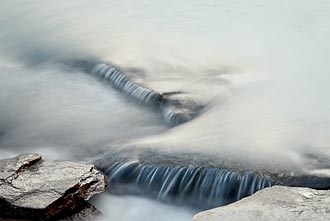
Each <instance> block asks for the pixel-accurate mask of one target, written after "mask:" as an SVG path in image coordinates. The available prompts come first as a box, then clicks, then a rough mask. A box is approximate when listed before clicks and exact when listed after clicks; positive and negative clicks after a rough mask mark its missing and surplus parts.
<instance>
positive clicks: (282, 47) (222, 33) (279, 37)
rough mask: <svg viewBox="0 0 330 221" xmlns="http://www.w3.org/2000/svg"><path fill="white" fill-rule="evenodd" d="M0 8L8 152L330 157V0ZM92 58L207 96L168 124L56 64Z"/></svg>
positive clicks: (153, 0)
mask: <svg viewBox="0 0 330 221" xmlns="http://www.w3.org/2000/svg"><path fill="white" fill-rule="evenodd" d="M0 4H1V7H0V60H1V66H0V89H1V90H0V106H1V108H0V132H2V136H0V147H1V148H0V157H1V158H5V157H8V156H12V155H16V154H18V153H21V152H26V151H28V152H33V151H35V152H41V153H43V154H44V155H45V156H46V158H53V159H63V158H66V159H67V158H69V159H71V158H75V159H77V158H78V159H82V156H85V157H86V156H93V155H94V154H99V153H100V152H102V151H104V150H105V149H109V148H111V147H112V146H120V145H121V144H125V143H128V142H129V143H133V144H141V145H142V146H145V145H149V146H153V147H155V148H165V149H166V150H169V151H172V150H173V151H176V150H189V151H191V150H194V151H195V150H197V151H201V152H209V153H217V152H219V153H220V154H222V155H223V154H224V153H230V154H231V155H242V153H244V154H243V155H244V156H246V157H247V158H248V157H250V158H252V159H258V160H260V159H261V158H262V159H264V160H265V161H266V162H267V163H271V162H272V161H279V162H283V165H284V162H287V163H290V164H292V163H293V164H298V165H300V166H303V165H304V159H303V158H302V157H301V154H302V153H304V152H312V153H316V154H319V155H330V150H329V148H330V96H329V94H330V63H329V62H328V58H329V57H330V41H329V39H330V29H329V27H330V14H329V12H330V1H327V0H315V1H308V0H303V1H301V0H300V1H298V0H293V1H284V0H276V1H275V0H269V1H263V0H253V1H249V2H248V1H243V0H214V1H212V0H206V1H186V0H183V1H160V0H143V1H129V0H122V1H105V0H102V1H97V2H95V1H87V0H81V1H64V0H56V1H55V0H53V1H39V0H37V1H33V2H32V1H28V0H11V1H6V0H2V1H0ZM88 57H93V58H98V59H102V60H105V61H110V62H112V63H114V64H116V65H118V66H120V67H121V68H122V69H124V70H130V69H132V68H135V69H138V70H140V71H139V72H138V73H130V75H131V77H132V78H133V79H134V80H136V81H137V82H139V83H142V84H143V85H145V86H148V87H151V88H152V89H154V90H157V91H160V92H172V91H184V92H187V93H189V94H190V96H192V97H193V98H194V99H196V100H201V101H203V102H206V103H207V102H210V104H209V106H207V108H206V109H205V111H204V112H203V113H202V115H201V116H200V117H199V118H197V119H195V120H193V121H192V122H189V123H187V124H184V125H182V126H179V127H176V128H173V129H170V130H167V127H166V126H164V125H163V123H162V122H161V120H160V119H159V117H158V116H157V115H156V114H155V113H153V112H151V111H149V110H146V109H144V108H142V107H138V106H136V105H135V104H132V103H130V102H129V101H128V100H127V99H126V98H123V97H122V96H121V95H120V94H119V93H117V92H116V91H114V90H112V89H111V88H110V87H107V86H105V85H103V84H102V83H100V82H98V81H96V80H95V79H94V78H92V77H90V76H86V75H84V74H83V73H79V72H75V73H71V71H69V70H68V69H66V68H65V67H63V66H62V65H60V64H58V63H60V62H61V61H67V60H68V59H77V58H88ZM40 63H42V64H41V65H38V66H34V65H36V64H40ZM166 130H167V131H166ZM165 131H166V132H165ZM163 132H164V133H163ZM0 134H1V133H0ZM151 135H153V136H151ZM150 136H151V137H150ZM270 159H271V160H270ZM107 200H108V199H106V200H104V202H106V201H107ZM109 201H111V198H109ZM142 204H145V205H146V208H148V206H147V205H148V203H147V202H143V201H141V205H142ZM109 205H111V202H110V203H109ZM157 205H158V204H157ZM157 205H156V206H157ZM159 207H160V208H162V206H161V205H159ZM105 208H106V207H105ZM166 208H167V207H166ZM166 208H164V210H163V209H159V210H156V209H155V210H154V209H153V211H157V213H163V212H164V213H166ZM141 213H142V212H141ZM182 214H183V215H182V217H185V215H184V214H185V212H184V211H183V212H182ZM142 216H143V215H142ZM179 217H181V215H179V214H178V217H177V219H176V220H179V219H180V218H179ZM116 219H117V220H120V217H119V216H118V217H117V218H116ZM141 219H142V218H141ZM173 219H174V218H173ZM185 219H186V217H185V218H182V220H185ZM123 220H125V219H124V218H123ZM155 220H158V218H155Z"/></svg>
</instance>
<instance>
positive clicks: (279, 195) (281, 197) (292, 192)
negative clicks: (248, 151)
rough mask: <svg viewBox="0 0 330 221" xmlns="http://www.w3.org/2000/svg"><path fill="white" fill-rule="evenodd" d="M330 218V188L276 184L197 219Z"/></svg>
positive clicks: (195, 217) (213, 220)
mask: <svg viewBox="0 0 330 221" xmlns="http://www.w3.org/2000/svg"><path fill="white" fill-rule="evenodd" d="M329 219H330V191H329V190H314V189H309V188H298V187H284V186H275V187H271V188H266V189H264V190H261V191H259V192H257V193H256V194H254V195H252V196H250V197H247V198H245V199H242V200H240V201H238V202H236V203H233V204H230V205H227V206H224V207H219V208H215V209H211V210H207V211H204V212H201V213H198V214H197V215H195V216H194V218H193V221H220V220H221V221H236V220H240V221H246V220H251V221H258V220H281V221H282V220H288V221H289V220H318V221H322V220H324V221H326V220H329Z"/></svg>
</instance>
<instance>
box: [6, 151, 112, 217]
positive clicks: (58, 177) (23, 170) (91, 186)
mask: <svg viewBox="0 0 330 221" xmlns="http://www.w3.org/2000/svg"><path fill="white" fill-rule="evenodd" d="M105 188H106V181H105V177H104V176H103V175H102V174H101V173H100V172H99V171H97V170H96V169H95V168H94V166H93V165H84V164H79V163H74V162H69V161H43V160H42V159H41V155H40V154H24V155H20V156H18V157H16V158H12V159H6V160H0V217H14V218H24V219H34V220H35V219H38V220H49V219H58V218H64V217H68V216H70V215H72V214H74V213H77V212H79V211H81V210H82V209H85V208H88V207H89V204H88V203H87V202H86V200H88V199H89V198H90V197H92V196H93V195H95V194H98V193H101V192H103V191H105Z"/></svg>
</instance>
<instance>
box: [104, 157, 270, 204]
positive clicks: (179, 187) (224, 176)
mask: <svg viewBox="0 0 330 221" xmlns="http://www.w3.org/2000/svg"><path fill="white" fill-rule="evenodd" d="M100 169H101V170H103V172H104V173H105V174H106V175H107V177H108V182H109V191H110V192H112V193H116V194H137V195H144V196H149V197H152V198H157V199H158V200H160V201H165V202H175V203H178V204H182V205H189V206H192V207H195V208H199V209H209V208H213V207H217V206H222V205H226V204H229V203H231V202H234V201H237V200H240V199H242V198H244V197H246V196H250V195H252V194H253V193H255V192H257V191H258V190H261V189H263V188H266V187H270V186H273V185H275V184H276V183H275V182H274V181H272V180H269V179H266V178H263V177H260V176H258V175H255V174H253V173H252V172H244V173H238V172H233V171H230V170H227V169H221V168H212V167H195V166H174V165H153V164H144V163H141V162H140V161H138V160H126V161H121V162H114V163H112V165H109V166H108V167H107V168H100Z"/></svg>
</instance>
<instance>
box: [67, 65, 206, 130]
mask: <svg viewBox="0 0 330 221" xmlns="http://www.w3.org/2000/svg"><path fill="white" fill-rule="evenodd" d="M69 65H70V66H72V67H74V68H78V69H80V70H82V71H84V72H86V73H89V74H92V75H94V76H96V77H98V78H99V79H102V80H104V81H106V82H108V83H110V85H111V86H112V87H113V88H115V89H116V90H118V91H120V92H121V93H123V94H125V95H126V96H128V97H130V98H131V99H132V100H134V101H136V102H137V103H139V104H142V105H146V106H148V107H151V108H153V109H157V110H158V111H159V112H160V113H161V115H162V117H163V119H164V121H165V122H166V124H168V125H169V126H176V125H179V124H182V123H185V122H187V121H189V120H191V119H193V118H194V117H195V116H196V115H197V114H198V112H199V111H200V109H201V108H202V105H200V104H194V105H190V106H187V105H185V104H184V103H183V102H182V101H179V100H176V99H171V98H169V97H166V96H164V95H163V94H161V93H158V92H156V91H154V90H151V89H149V88H146V87H143V86H141V85H139V84H137V83H135V82H134V81H132V80H131V79H129V78H128V77H127V76H126V74H125V73H123V72H122V71H120V70H118V69H117V68H115V67H114V66H111V65H108V64H105V63H98V62H88V61H74V62H72V63H70V64H69Z"/></svg>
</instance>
